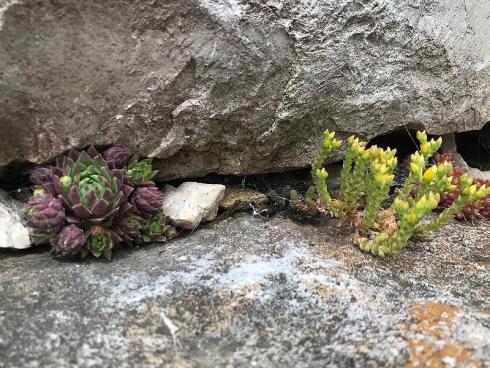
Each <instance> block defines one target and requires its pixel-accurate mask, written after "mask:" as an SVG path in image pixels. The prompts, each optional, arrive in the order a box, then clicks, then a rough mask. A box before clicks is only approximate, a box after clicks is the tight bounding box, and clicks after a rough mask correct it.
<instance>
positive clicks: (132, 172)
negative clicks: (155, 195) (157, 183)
mask: <svg viewBox="0 0 490 368" xmlns="http://www.w3.org/2000/svg"><path fill="white" fill-rule="evenodd" d="M151 161H152V159H151V158H146V159H144V160H139V159H138V156H135V157H133V158H132V159H131V161H129V164H128V167H127V169H126V171H125V175H126V176H127V177H128V178H129V179H130V180H131V182H132V183H133V184H134V185H135V186H153V185H154V182H153V181H152V180H151V179H153V178H154V177H155V175H156V174H157V173H158V170H153V168H152V166H151Z"/></svg>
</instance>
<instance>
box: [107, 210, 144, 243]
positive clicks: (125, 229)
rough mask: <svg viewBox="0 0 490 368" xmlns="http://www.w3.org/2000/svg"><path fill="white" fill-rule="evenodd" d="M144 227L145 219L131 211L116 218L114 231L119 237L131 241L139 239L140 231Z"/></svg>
mask: <svg viewBox="0 0 490 368" xmlns="http://www.w3.org/2000/svg"><path fill="white" fill-rule="evenodd" d="M144 227H145V220H144V219H142V218H141V217H140V216H138V215H136V214H134V213H131V214H128V215H125V216H121V217H119V218H118V219H117V220H116V222H115V228H114V231H115V232H116V234H117V235H118V236H119V237H120V238H121V239H123V240H125V241H127V242H132V241H135V240H140V239H141V231H142V230H143V228H144Z"/></svg>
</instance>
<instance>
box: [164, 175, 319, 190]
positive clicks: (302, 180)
mask: <svg viewBox="0 0 490 368" xmlns="http://www.w3.org/2000/svg"><path fill="white" fill-rule="evenodd" d="M186 181H198V182H200V183H206V184H223V185H226V186H234V187H239V188H244V189H245V188H247V189H253V190H256V191H258V192H261V193H264V194H267V193H270V192H272V191H275V192H276V193H277V194H279V195H281V196H286V195H289V192H290V191H291V190H292V189H294V190H296V191H298V192H299V193H301V194H305V193H306V191H307V190H308V187H309V186H310V185H312V182H311V174H310V168H305V169H299V170H291V171H284V172H279V173H268V174H257V175H248V176H247V175H241V176H236V175H221V174H216V173H212V174H208V175H206V176H203V177H199V178H187V179H178V180H171V181H168V182H166V183H167V184H170V185H173V186H179V185H180V184H182V183H183V182H186Z"/></svg>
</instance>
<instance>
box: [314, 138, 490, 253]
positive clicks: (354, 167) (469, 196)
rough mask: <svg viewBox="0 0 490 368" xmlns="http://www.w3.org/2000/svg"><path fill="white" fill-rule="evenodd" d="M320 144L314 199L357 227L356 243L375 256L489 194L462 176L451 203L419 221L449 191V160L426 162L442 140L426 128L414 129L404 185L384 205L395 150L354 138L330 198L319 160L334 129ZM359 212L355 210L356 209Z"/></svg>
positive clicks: (331, 143)
mask: <svg viewBox="0 0 490 368" xmlns="http://www.w3.org/2000/svg"><path fill="white" fill-rule="evenodd" d="M323 138H324V142H323V146H322V148H321V150H320V152H319V154H318V155H317V157H315V159H314V160H313V162H312V165H311V167H312V175H313V181H314V183H315V187H316V191H317V193H318V197H319V201H320V202H321V203H322V204H324V205H326V206H327V207H328V209H329V210H330V211H331V213H332V214H333V215H334V216H336V217H339V218H341V219H344V220H349V222H350V223H352V224H354V225H355V226H356V227H357V228H358V233H359V236H357V237H356V239H355V240H356V243H357V244H358V245H359V247H360V248H361V249H362V250H364V251H366V252H370V253H372V254H374V255H377V256H380V257H384V256H388V255H395V254H398V253H399V252H400V251H401V250H402V249H403V248H404V247H405V246H406V244H407V242H408V241H409V240H410V239H411V238H412V237H417V238H423V237H424V236H426V235H427V234H430V233H432V232H435V231H438V230H439V229H440V228H441V227H443V226H445V225H446V224H447V223H448V222H449V221H450V220H451V219H452V218H453V216H454V215H455V214H456V213H458V212H459V211H460V210H461V209H462V208H463V207H464V206H466V205H468V204H469V203H473V202H475V201H478V200H480V199H481V198H484V197H486V196H488V195H489V194H490V188H486V187H485V186H484V185H483V186H481V187H480V188H477V186H476V185H475V184H473V180H472V179H471V178H469V177H468V176H466V175H465V176H463V177H462V178H461V180H460V188H459V190H460V193H461V194H460V196H459V197H458V198H457V200H456V201H454V203H453V204H452V205H451V206H450V207H449V208H447V209H446V210H444V211H443V212H442V213H440V214H439V215H438V216H436V217H434V218H433V219H432V220H431V221H429V222H424V219H425V218H426V217H427V215H428V214H429V213H430V212H432V211H433V210H434V209H436V208H437V207H438V205H439V201H440V195H441V193H443V192H448V191H449V192H450V191H454V190H455V189H456V188H455V186H454V185H453V184H452V178H451V177H450V175H449V174H450V172H451V171H452V165H451V164H450V163H448V162H442V163H439V164H436V165H432V166H429V167H428V162H429V159H430V158H431V157H432V156H434V154H435V153H436V152H437V151H438V150H439V148H440V147H441V144H442V139H441V138H439V139H437V140H434V139H431V140H430V141H429V140H428V138H427V134H426V133H425V132H417V139H418V141H419V143H420V150H419V151H418V152H415V153H414V154H412V155H411V156H410V165H409V169H410V172H409V175H408V177H407V178H406V180H405V182H404V185H403V187H402V188H401V189H398V190H397V191H396V192H395V193H394V198H393V202H392V204H391V206H389V207H386V208H383V205H384V204H385V202H386V201H387V199H388V198H389V192H390V188H391V187H392V185H393V181H394V178H395V177H394V174H393V172H394V170H395V168H396V166H397V164H398V162H397V158H396V157H395V155H396V150H392V149H390V148H387V149H383V148H380V147H377V146H371V147H369V148H368V147H367V145H366V143H365V142H362V141H360V140H359V139H358V138H355V137H353V136H352V137H349V138H348V140H347V150H346V153H345V160H344V162H343V166H342V171H341V179H340V183H341V184H340V189H339V192H338V197H337V198H335V199H333V198H332V196H331V194H330V193H329V191H328V188H327V177H328V173H327V171H326V170H325V168H324V167H323V162H324V161H325V159H326V158H327V156H328V155H329V154H330V153H331V152H332V151H334V150H336V149H338V148H340V146H341V144H342V142H341V141H340V140H337V139H335V133H334V132H330V131H328V130H326V131H325V133H324V135H323ZM359 209H362V212H361V213H360V214H359V215H358V212H357V211H358V210H359Z"/></svg>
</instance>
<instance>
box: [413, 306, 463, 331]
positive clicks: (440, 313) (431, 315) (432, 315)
mask: <svg viewBox="0 0 490 368" xmlns="http://www.w3.org/2000/svg"><path fill="white" fill-rule="evenodd" d="M461 309H462V308H461V306H459V305H457V306H451V305H446V304H438V303H429V304H419V303H417V304H414V305H413V306H412V309H411V310H410V315H411V316H412V317H413V319H415V320H416V321H418V323H417V324H416V325H415V329H416V331H417V332H423V333H426V332H427V331H430V330H432V331H433V332H439V330H440V329H441V327H443V326H451V325H452V324H453V322H454V318H455V317H456V314H457V313H458V312H460V311H461Z"/></svg>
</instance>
